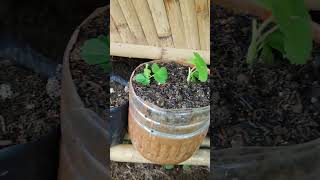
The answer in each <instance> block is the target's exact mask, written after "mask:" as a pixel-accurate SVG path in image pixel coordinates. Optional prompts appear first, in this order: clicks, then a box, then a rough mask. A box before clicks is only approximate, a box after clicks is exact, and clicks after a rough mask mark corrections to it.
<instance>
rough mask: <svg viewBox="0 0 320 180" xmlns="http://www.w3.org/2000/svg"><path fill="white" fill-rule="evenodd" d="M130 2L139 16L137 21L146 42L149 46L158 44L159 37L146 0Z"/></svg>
mask: <svg viewBox="0 0 320 180" xmlns="http://www.w3.org/2000/svg"><path fill="white" fill-rule="evenodd" d="M132 2H133V5H134V7H135V10H136V12H137V15H138V17H139V21H140V24H141V26H142V29H143V31H144V34H145V36H146V39H147V42H148V44H149V45H151V46H160V41H159V37H158V34H157V30H156V27H155V25H154V22H153V19H152V15H151V12H150V9H149V5H148V2H147V0H132Z"/></svg>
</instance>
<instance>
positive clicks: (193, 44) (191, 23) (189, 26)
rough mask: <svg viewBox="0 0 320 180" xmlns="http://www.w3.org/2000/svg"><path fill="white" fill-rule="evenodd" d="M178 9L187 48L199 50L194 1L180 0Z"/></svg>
mask: <svg viewBox="0 0 320 180" xmlns="http://www.w3.org/2000/svg"><path fill="white" fill-rule="evenodd" d="M180 7H181V14H182V18H183V24H184V29H185V33H186V41H187V44H188V48H190V49H200V41H199V31H198V22H197V16H196V12H195V2H194V0H188V1H185V0H180Z"/></svg>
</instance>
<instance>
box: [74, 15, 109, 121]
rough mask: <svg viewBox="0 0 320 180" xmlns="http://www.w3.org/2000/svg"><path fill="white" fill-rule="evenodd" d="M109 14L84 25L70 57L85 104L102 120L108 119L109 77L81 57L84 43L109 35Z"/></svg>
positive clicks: (78, 89)
mask: <svg viewBox="0 0 320 180" xmlns="http://www.w3.org/2000/svg"><path fill="white" fill-rule="evenodd" d="M107 20H108V18H107V13H106V15H105V16H100V17H96V18H94V19H93V20H92V21H90V22H89V23H88V24H86V25H84V26H83V27H82V29H81V31H80V34H79V38H78V41H77V43H76V44H75V47H74V49H73V50H72V51H71V55H70V69H71V74H72V78H73V81H74V83H75V85H76V87H77V92H78V94H79V95H80V97H81V99H82V101H83V103H84V104H85V106H86V107H87V108H90V109H91V110H93V111H94V112H96V113H97V114H98V115H99V116H100V117H101V118H102V119H105V120H106V119H107V118H108V112H107V111H106V110H107V109H109V107H110V106H109V104H110V101H109V88H110V86H109V77H108V75H107V73H106V72H104V71H103V70H102V69H101V68H100V67H99V66H96V65H88V64H87V63H86V62H84V60H83V59H82V58H81V57H80V48H81V46H82V45H83V44H84V42H85V41H86V40H88V39H91V38H96V37H98V36H99V35H107V31H106V29H107V26H108V21H107Z"/></svg>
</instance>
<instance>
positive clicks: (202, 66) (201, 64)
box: [191, 52, 208, 82]
mask: <svg viewBox="0 0 320 180" xmlns="http://www.w3.org/2000/svg"><path fill="white" fill-rule="evenodd" d="M191 63H192V64H194V65H195V66H196V69H197V71H198V73H199V77H198V79H199V80H200V81H201V82H206V81H207V80H208V67H207V64H206V62H205V61H204V60H203V58H202V57H201V56H200V54H199V53H196V52H195V53H194V58H193V59H192V61H191Z"/></svg>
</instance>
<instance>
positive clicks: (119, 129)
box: [110, 75, 129, 146]
mask: <svg viewBox="0 0 320 180" xmlns="http://www.w3.org/2000/svg"><path fill="white" fill-rule="evenodd" d="M110 80H111V81H114V82H117V83H119V84H121V85H123V86H126V85H127V84H128V82H127V81H125V80H124V79H122V78H121V77H120V76H118V75H111V77H110ZM128 106H129V102H127V103H125V104H123V105H121V106H119V107H114V108H110V134H111V138H112V140H111V146H114V145H117V144H121V143H122V141H123V137H124V135H125V133H126V130H127V125H128Z"/></svg>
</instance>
